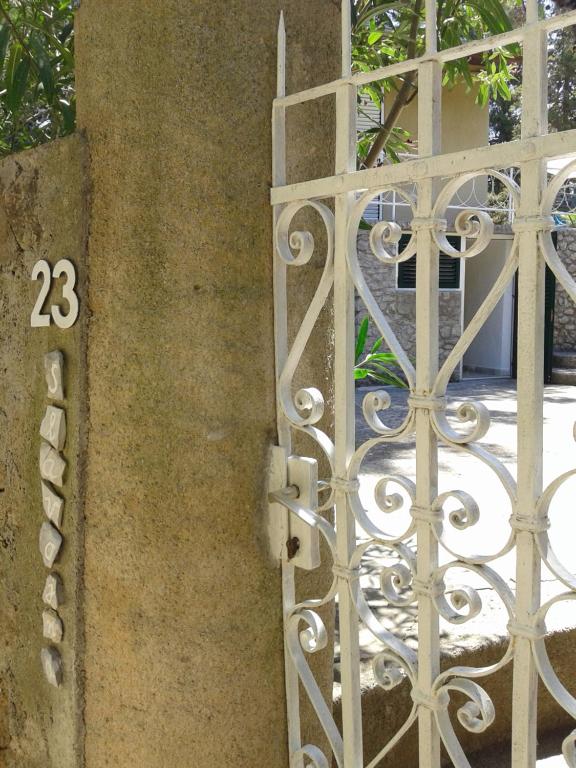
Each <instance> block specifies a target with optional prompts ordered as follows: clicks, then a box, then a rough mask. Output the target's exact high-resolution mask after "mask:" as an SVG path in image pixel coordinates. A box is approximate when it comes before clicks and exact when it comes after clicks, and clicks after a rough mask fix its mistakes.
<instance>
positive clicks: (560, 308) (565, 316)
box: [554, 229, 576, 352]
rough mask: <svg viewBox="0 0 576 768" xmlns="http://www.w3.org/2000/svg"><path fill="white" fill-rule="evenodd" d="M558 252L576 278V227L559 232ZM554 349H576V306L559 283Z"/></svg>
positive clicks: (568, 350) (567, 350)
mask: <svg viewBox="0 0 576 768" xmlns="http://www.w3.org/2000/svg"><path fill="white" fill-rule="evenodd" d="M558 253H559V254H560V257H561V259H562V262H563V263H564V266H565V267H566V269H567V270H568V272H570V274H571V275H572V277H574V278H575V279H576V229H567V230H564V231H561V232H559V233H558ZM554 349H557V350H558V351H561V352H573V351H574V350H576V306H575V305H574V302H573V301H572V300H571V299H570V297H569V296H568V294H567V293H566V291H565V290H564V289H563V288H562V286H561V285H559V284H558V283H557V284H556V309H555V315H554Z"/></svg>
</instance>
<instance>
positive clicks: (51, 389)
mask: <svg viewBox="0 0 576 768" xmlns="http://www.w3.org/2000/svg"><path fill="white" fill-rule="evenodd" d="M44 371H45V372H46V384H47V386H48V397H49V398H51V399H52V400H64V355H63V354H62V352H60V351H58V350H56V351H54V352H49V353H48V354H47V355H44Z"/></svg>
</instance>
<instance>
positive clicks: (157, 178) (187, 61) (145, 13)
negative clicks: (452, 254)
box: [77, 0, 340, 768]
mask: <svg viewBox="0 0 576 768" xmlns="http://www.w3.org/2000/svg"><path fill="white" fill-rule="evenodd" d="M338 5H339V4H338V3H335V2H333V0H290V1H288V2H286V0H266V1H264V0H258V2H249V3H247V2H245V0H233V1H232V2H228V3H226V4H223V5H218V4H215V3H214V2H212V1H211V0H197V1H196V2H193V3H192V2H190V3H182V2H181V0H166V2H162V3H159V2H157V0H116V2H114V3H110V2H109V1H108V0H83V3H82V6H81V8H80V11H79V12H78V17H77V86H78V95H79V113H78V114H79V123H80V126H81V127H82V128H83V129H85V130H86V132H87V136H88V142H89V146H90V153H91V179H92V188H93V198H92V200H93V202H92V218H91V232H90V245H89V254H90V298H89V302H90V307H89V309H90V313H91V320H90V330H89V347H88V348H89V351H88V368H89V388H90V424H91V432H90V440H89V444H88V454H87V464H88V470H87V489H86V571H85V579H86V602H85V611H86V659H85V673H86V710H85V720H86V745H85V747H86V752H85V756H86V765H87V767H88V768H100V766H108V765H113V766H119V767H120V768H124V766H129V765H130V766H132V765H139V766H141V767H142V768H146V767H147V766H149V767H150V768H152V767H153V768H158V767H159V766H167V767H168V766H169V767H170V768H171V767H172V766H176V765H178V766H182V768H184V767H185V766H190V767H191V768H192V766H194V767H195V766H198V765H204V766H235V768H241V767H242V766H246V768H248V766H250V768H252V766H254V765H260V764H262V765H266V766H268V767H269V768H274V766H278V767H280V766H282V767H284V766H285V765H286V764H287V756H286V724H285V705H284V694H283V685H284V683H283V653H282V626H281V591H280V574H279V572H278V571H277V570H275V569H273V568H271V566H270V564H269V562H268V556H267V552H266V546H265V541H264V537H263V536H262V535H260V536H259V533H260V532H261V531H263V529H264V525H263V522H264V521H263V516H264V509H265V485H266V462H267V454H268V450H269V447H270V445H271V444H272V443H273V441H274V434H275V408H274V383H273V382H274V377H273V376H274V374H273V333H272V327H273V324H272V277H271V265H272V258H271V242H272V232H271V211H270V208H269V186H270V181H271V143H270V135H271V125H270V116H271V103H272V98H273V96H274V91H275V77H276V66H275V57H276V30H277V25H278V18H279V12H280V9H284V11H285V12H286V20H287V27H288V50H289V62H290V66H289V87H290V89H294V88H296V87H305V86H308V85H313V84H315V83H319V82H323V81H325V80H329V79H332V78H334V77H335V76H337V74H338V71H339V60H338V51H339V21H340V19H339V11H338ZM330 109H331V107H330V105H329V104H328V105H327V108H326V110H325V109H324V108H323V107H322V106H320V107H319V106H317V105H315V106H314V108H313V109H310V110H309V111H306V110H303V111H301V112H300V114H299V119H298V120H297V121H293V122H292V124H291V127H290V130H289V137H290V138H291V140H293V141H294V142H296V143H298V144H299V145H300V147H304V148H305V155H304V156H303V157H302V156H300V160H299V162H297V163H296V164H295V165H294V166H293V168H292V177H298V176H300V177H303V176H309V175H313V174H317V173H326V172H331V171H332V168H331V166H330V164H329V163H328V158H329V157H330V156H331V152H332V146H331V141H330V140H328V141H327V140H326V137H327V136H333V131H332V130H331V129H330ZM314 137H316V139H318V141H315V140H314ZM312 275H314V272H312ZM313 280H314V277H311V278H310V279H309V286H312V285H313ZM304 298H305V297H303V298H302V301H303V300H304ZM319 336H320V341H319V342H317V343H318V344H319V348H320V349H322V350H323V352H324V356H323V358H322V359H325V356H326V348H325V337H323V336H322V334H320V335H319ZM329 661H330V660H329Z"/></svg>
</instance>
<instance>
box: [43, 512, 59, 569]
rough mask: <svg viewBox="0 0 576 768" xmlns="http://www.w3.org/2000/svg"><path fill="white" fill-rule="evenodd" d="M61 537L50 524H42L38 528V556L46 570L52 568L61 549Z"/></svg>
mask: <svg viewBox="0 0 576 768" xmlns="http://www.w3.org/2000/svg"><path fill="white" fill-rule="evenodd" d="M62 541H63V539H62V536H61V535H60V534H59V533H58V531H57V530H56V528H54V526H53V525H50V523H42V527H41V528H40V540H39V544H40V554H41V555H42V560H43V561H44V565H45V566H46V568H52V566H53V565H54V562H55V560H56V558H57V557H58V553H59V552H60V548H61V547H62Z"/></svg>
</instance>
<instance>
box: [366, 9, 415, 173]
mask: <svg viewBox="0 0 576 768" xmlns="http://www.w3.org/2000/svg"><path fill="white" fill-rule="evenodd" d="M422 6H423V0H416V2H415V4H414V16H413V18H412V24H411V26H410V41H409V43H408V47H407V49H406V54H407V58H408V59H413V58H414V57H415V56H416V50H417V46H418V26H419V24H420V14H421V12H422ZM415 80H416V72H408V74H407V75H406V76H405V78H404V82H403V83H402V87H401V88H400V90H399V91H398V93H397V95H396V98H395V99H394V102H393V104H392V107H391V108H390V111H389V112H388V115H387V116H386V119H385V120H384V125H383V126H382V129H381V130H380V131H379V132H378V134H377V136H376V138H375V139H374V143H373V144H372V147H371V149H370V152H369V153H368V156H367V158H366V160H365V161H364V167H365V168H373V167H374V166H375V165H376V163H377V162H378V158H379V157H380V153H381V152H382V150H383V149H384V147H385V146H386V144H387V142H388V139H389V138H390V134H391V133H392V131H393V129H394V126H395V125H396V122H397V120H398V118H399V117H400V115H401V114H402V110H403V109H404V107H405V106H406V105H407V104H408V102H409V99H410V95H411V92H412V90H413V89H416V88H417V86H416V85H415V84H414V83H415Z"/></svg>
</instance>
